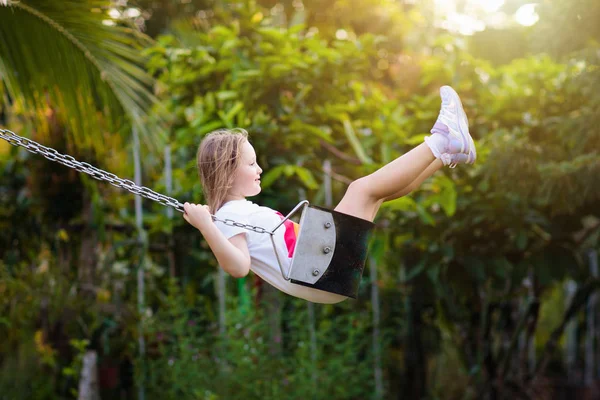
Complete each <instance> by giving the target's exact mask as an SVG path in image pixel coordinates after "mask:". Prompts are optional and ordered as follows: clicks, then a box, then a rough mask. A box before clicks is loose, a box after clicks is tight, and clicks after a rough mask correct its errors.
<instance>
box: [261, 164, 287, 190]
mask: <svg viewBox="0 0 600 400" xmlns="http://www.w3.org/2000/svg"><path fill="white" fill-rule="evenodd" d="M285 167H287V165H278V166H276V167H274V168H271V169H270V170H269V171H268V172H266V173H265V174H264V175H263V176H262V178H261V183H262V187H263V188H268V187H269V186H271V185H272V184H273V182H275V181H276V180H277V179H278V178H279V177H280V176H281V174H283V171H284V169H285Z"/></svg>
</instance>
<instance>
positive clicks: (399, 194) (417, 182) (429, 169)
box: [369, 159, 443, 221]
mask: <svg viewBox="0 0 600 400" xmlns="http://www.w3.org/2000/svg"><path fill="white" fill-rule="evenodd" d="M442 166H443V164H442V162H441V161H440V160H437V159H436V160H435V161H434V162H432V163H431V164H429V166H428V167H427V168H426V169H425V171H423V172H422V173H421V175H419V176H418V177H417V179H415V180H414V181H412V182H411V183H410V184H409V185H408V186H407V187H405V188H404V189H401V190H400V191H398V192H396V193H394V194H393V195H391V196H388V197H386V198H385V199H381V200H379V202H378V203H377V205H376V207H375V210H374V212H373V215H371V218H369V220H370V221H373V220H374V219H375V215H377V211H379V208H380V207H381V205H382V204H383V203H385V202H386V201H391V200H395V199H398V198H400V197H402V196H406V195H407V194H409V193H410V192H412V191H413V190H415V189H417V188H418V187H419V186H421V184H422V183H423V182H424V181H425V179H427V178H429V177H430V176H431V175H433V174H434V173H435V172H437V171H438V170H439V169H440V168H442Z"/></svg>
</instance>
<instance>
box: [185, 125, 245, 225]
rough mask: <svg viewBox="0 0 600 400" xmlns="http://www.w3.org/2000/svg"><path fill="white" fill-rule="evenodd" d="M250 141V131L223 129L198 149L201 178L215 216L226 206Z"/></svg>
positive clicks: (212, 135) (212, 134)
mask: <svg viewBox="0 0 600 400" xmlns="http://www.w3.org/2000/svg"><path fill="white" fill-rule="evenodd" d="M247 140H248V132H246V131H245V130H244V129H241V128H237V129H219V130H216V131H214V132H211V133H209V134H208V135H206V137H205V138H204V139H203V140H202V142H201V143H200V146H199V147H198V153H197V154H196V162H197V165H198V175H199V176H200V181H201V182H202V191H203V192H204V198H205V200H206V203H207V204H208V206H209V207H210V212H211V214H215V213H216V212H217V211H218V210H219V208H221V207H222V206H223V203H225V197H226V196H227V192H228V191H229V189H231V187H232V186H233V180H234V178H235V171H236V170H237V168H238V166H239V164H240V160H241V154H242V146H243V144H244V142H245V141H247Z"/></svg>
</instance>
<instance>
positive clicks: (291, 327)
mask: <svg viewBox="0 0 600 400" xmlns="http://www.w3.org/2000/svg"><path fill="white" fill-rule="evenodd" d="M232 303H233V302H232ZM206 307H207V304H206V300H205V299H203V298H198V299H197V300H196V301H195V302H189V301H186V300H185V298H184V296H182V293H181V289H179V286H178V284H177V282H175V281H171V282H170V283H169V285H168V291H167V292H166V293H165V295H164V297H162V300H161V302H160V303H159V304H158V309H157V312H156V313H155V314H153V315H152V316H151V317H149V318H146V319H145V320H144V329H145V331H144V332H145V335H146V337H148V339H149V340H148V348H149V350H148V356H147V358H146V359H144V360H142V359H138V361H137V366H138V368H137V373H138V379H140V380H143V381H144V382H145V384H146V388H147V391H148V392H147V395H148V396H150V397H152V398H174V397H177V398H181V399H228V398H233V397H240V398H264V399H280V398H286V399H306V398H319V399H321V398H323V399H325V398H367V397H369V395H370V393H371V392H372V390H373V388H372V383H371V379H370V376H371V370H370V368H365V367H364V366H365V365H371V364H372V358H371V357H372V355H371V353H370V347H369V344H370V342H369V335H368V334H367V332H368V331H369V329H370V325H369V323H368V322H367V321H368V318H365V317H366V315H364V314H363V315H361V314H362V313H352V312H349V311H351V310H349V309H348V306H342V307H340V306H335V307H334V306H322V307H320V308H319V311H320V312H319V313H318V314H319V315H320V317H319V318H318V323H317V324H316V337H317V342H316V343H317V348H316V349H314V350H316V353H313V351H314V350H313V349H312V348H311V345H310V338H309V337H310V333H309V330H308V326H309V319H308V314H307V312H306V303H305V302H302V301H292V302H291V303H290V305H289V309H288V312H286V313H285V314H284V315H282V316H281V320H280V323H281V324H282V325H283V326H287V328H288V329H287V330H286V334H285V335H284V336H283V337H281V338H275V339H272V333H270V331H269V323H268V318H266V316H265V309H266V308H265V307H260V308H252V309H251V310H250V312H248V313H245V312H244V313H243V312H240V311H239V310H238V309H237V308H236V307H235V304H230V305H228V311H227V313H226V321H227V323H226V327H225V332H223V334H220V333H219V331H218V329H217V327H216V326H215V325H214V323H212V322H211V321H210V320H209V319H207V318H206V314H204V313H202V312H201V310H203V309H205V308H206ZM271 340H276V343H275V344H277V345H278V346H282V348H283V351H282V352H280V353H279V352H274V346H273V345H274V343H270V341H271ZM349 375H352V376H353V379H352V381H350V382H348V381H347V376H349Z"/></svg>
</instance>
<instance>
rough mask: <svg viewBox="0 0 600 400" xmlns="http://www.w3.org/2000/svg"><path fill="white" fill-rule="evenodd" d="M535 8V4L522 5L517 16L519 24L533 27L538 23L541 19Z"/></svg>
mask: <svg viewBox="0 0 600 400" xmlns="http://www.w3.org/2000/svg"><path fill="white" fill-rule="evenodd" d="M535 6H536V5H535V4H533V3H529V4H525V5H522V6H521V7H520V8H519V9H518V10H517V12H516V14H515V19H516V20H517V22H518V23H519V24H521V25H523V26H531V25H533V24H535V23H536V22H538V20H539V19H540V17H539V15H537V13H536V12H535Z"/></svg>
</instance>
